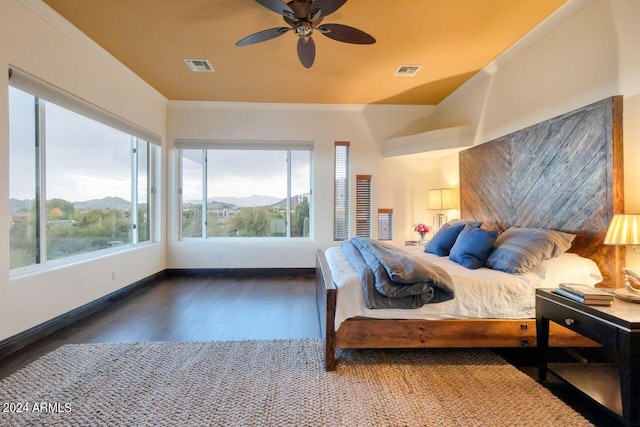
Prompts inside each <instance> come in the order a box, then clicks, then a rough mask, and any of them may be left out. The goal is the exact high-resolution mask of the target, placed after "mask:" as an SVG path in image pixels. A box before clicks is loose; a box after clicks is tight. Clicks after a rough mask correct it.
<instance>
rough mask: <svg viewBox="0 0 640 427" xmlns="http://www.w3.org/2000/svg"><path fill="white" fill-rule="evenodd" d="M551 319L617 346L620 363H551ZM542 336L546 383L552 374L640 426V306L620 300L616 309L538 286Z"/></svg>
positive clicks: (540, 346) (538, 319) (541, 367)
mask: <svg viewBox="0 0 640 427" xmlns="http://www.w3.org/2000/svg"><path fill="white" fill-rule="evenodd" d="M550 321H551V322H554V323H557V324H559V325H562V326H564V327H565V328H568V329H571V330H572V331H574V332H577V333H579V334H581V335H584V336H585V337H587V338H590V339H592V340H594V341H596V342H598V343H600V344H602V345H603V346H605V347H607V348H609V349H612V350H613V351H614V352H615V354H616V356H617V363H616V364H603V363H553V364H549V363H548V357H549V322H550ZM536 335H537V345H538V375H539V379H540V381H541V382H544V381H546V379H547V372H551V373H553V374H554V375H556V376H557V377H558V378H560V379H561V380H563V381H565V382H567V383H569V384H571V385H572V386H573V387H575V388H576V389H578V390H579V391H581V392H583V393H584V394H586V395H587V396H589V397H590V398H591V399H593V400H594V401H595V402H597V403H599V404H600V405H602V406H604V407H605V408H607V409H609V410H610V411H612V412H613V413H615V414H617V415H618V416H621V417H622V418H623V419H624V421H625V423H626V424H627V425H640V305H639V304H634V303H630V302H625V301H621V300H619V299H614V301H613V304H612V305H611V306H610V307H609V306H604V307H603V306H592V305H585V304H581V303H579V302H575V301H572V300H570V299H568V298H564V297H562V296H560V295H556V294H554V293H552V292H551V289H537V290H536Z"/></svg>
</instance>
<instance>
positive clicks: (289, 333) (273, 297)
mask: <svg viewBox="0 0 640 427" xmlns="http://www.w3.org/2000/svg"><path fill="white" fill-rule="evenodd" d="M319 337H320V326H319V323H318V310H317V307H316V302H315V275H314V274H313V273H312V272H309V273H306V272H300V273H297V272H293V273H278V274H274V273H269V274H265V275H259V274H257V273H256V272H252V273H241V272H240V273H238V272H235V273H233V274H230V275H226V276H225V275H206V274H195V275H170V276H169V277H167V278H165V279H162V280H159V281H158V282H157V283H156V284H154V285H152V286H148V287H144V288H142V289H139V290H137V291H135V292H134V293H132V294H131V295H129V296H127V297H126V298H123V299H121V300H119V301H117V302H115V303H114V304H113V305H111V306H109V308H107V309H104V310H101V311H99V312H97V313H95V314H93V315H91V316H88V317H86V318H84V319H82V320H80V321H77V322H75V323H73V324H71V325H69V326H67V327H65V328H63V329H61V330H59V331H57V332H55V333H53V334H51V335H49V336H47V337H46V338H43V339H41V340H40V341H38V342H36V343H34V344H32V345H29V346H27V347H25V348H23V349H21V350H18V351H17V352H15V353H12V354H10V355H8V356H7V357H5V358H4V359H0V379H2V378H5V377H6V376H8V375H10V374H11V373H13V372H15V371H17V370H18V369H20V368H22V367H24V366H26V365H27V364H29V363H30V362H32V361H34V360H35V359H37V358H38V357H40V356H41V355H43V354H45V353H48V352H50V351H52V350H55V349H56V348H58V347H60V346H62V345H65V344H72V343H73V344H76V343H98V342H111V343H117V342H138V341H210V340H242V339H288V338H319ZM496 352H497V353H498V354H500V355H501V356H502V357H504V358H505V359H506V360H507V361H509V362H510V363H512V364H513V365H514V366H516V367H518V368H519V369H520V370H522V371H523V372H525V373H526V374H527V375H530V376H532V377H533V378H535V379H537V369H536V359H535V350H534V349H504V350H497V351H496ZM557 357H558V358H559V359H562V358H565V357H570V356H568V355H567V354H564V353H562V352H558V356H557ZM589 357H591V355H589ZM595 357H597V356H595ZM547 386H548V388H549V390H551V391H552V392H553V393H554V394H555V395H556V396H558V397H559V398H560V399H562V400H564V401H565V402H567V403H568V404H569V405H571V406H572V407H573V408H574V409H575V410H577V411H578V412H580V413H582V414H583V415H584V416H585V417H586V418H587V419H589V420H590V421H591V422H592V423H594V424H595V425H597V426H615V425H621V424H620V423H619V420H618V419H617V418H615V417H613V416H611V415H610V414H609V413H607V412H605V411H604V410H602V409H600V408H598V407H597V406H596V405H595V404H593V403H592V402H591V401H589V400H588V399H587V398H584V397H582V396H581V395H579V394H578V393H576V392H575V391H574V390H572V389H571V388H570V387H569V386H567V385H565V384H564V383H562V382H560V381H559V380H556V379H554V378H550V379H549V382H548V384H547Z"/></svg>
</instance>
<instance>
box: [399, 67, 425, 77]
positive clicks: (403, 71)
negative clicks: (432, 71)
mask: <svg viewBox="0 0 640 427" xmlns="http://www.w3.org/2000/svg"><path fill="white" fill-rule="evenodd" d="M420 68H422V66H421V65H401V66H399V67H398V69H397V70H396V72H395V73H394V74H393V75H394V76H399V77H413V76H415V75H416V74H417V73H418V71H419V70H420Z"/></svg>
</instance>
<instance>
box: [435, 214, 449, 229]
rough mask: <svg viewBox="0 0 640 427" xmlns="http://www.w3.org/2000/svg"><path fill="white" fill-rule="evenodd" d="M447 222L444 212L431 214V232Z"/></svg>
mask: <svg viewBox="0 0 640 427" xmlns="http://www.w3.org/2000/svg"><path fill="white" fill-rule="evenodd" d="M446 223H447V216H446V215H445V214H436V215H434V216H433V232H434V233H435V232H437V231H438V230H440V228H441V227H442V226H443V225H445V224H446Z"/></svg>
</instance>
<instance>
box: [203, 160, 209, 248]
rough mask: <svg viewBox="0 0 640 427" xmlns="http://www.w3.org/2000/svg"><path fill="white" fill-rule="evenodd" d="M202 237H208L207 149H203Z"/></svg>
mask: <svg viewBox="0 0 640 427" xmlns="http://www.w3.org/2000/svg"><path fill="white" fill-rule="evenodd" d="M202 165H203V166H202V238H203V239H206V238H207V169H208V167H207V150H202Z"/></svg>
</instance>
